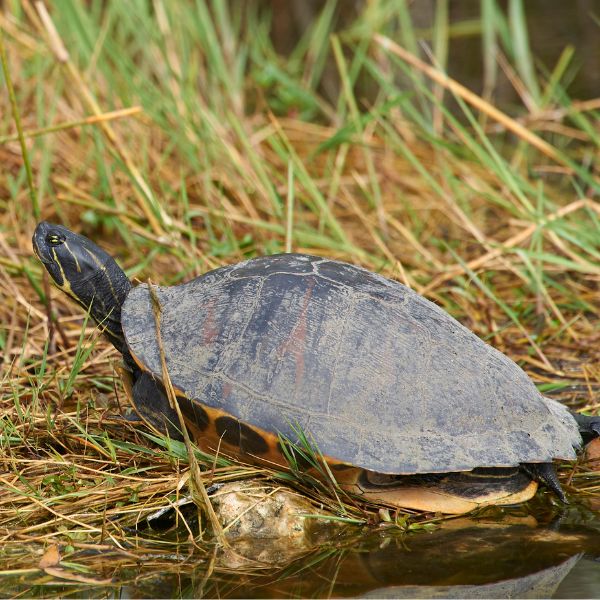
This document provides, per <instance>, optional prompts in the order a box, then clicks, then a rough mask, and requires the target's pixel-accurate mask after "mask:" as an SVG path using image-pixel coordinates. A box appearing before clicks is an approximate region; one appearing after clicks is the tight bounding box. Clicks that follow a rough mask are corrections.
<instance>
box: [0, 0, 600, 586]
mask: <svg viewBox="0 0 600 600" xmlns="http://www.w3.org/2000/svg"><path fill="white" fill-rule="evenodd" d="M45 6H47V9H46V8H45ZM3 7H4V10H3V12H1V13H0V29H1V31H2V45H3V48H4V50H5V53H4V51H3V54H5V60H4V61H3V62H4V67H5V69H4V73H5V77H4V81H5V82H6V83H8V80H7V77H6V76H7V75H8V76H9V78H10V80H12V87H13V88H14V109H15V110H14V111H13V110H12V107H11V103H10V96H9V94H4V93H3V94H0V107H1V111H0V115H1V116H0V164H1V165H2V170H1V175H0V246H1V248H2V252H1V253H0V298H1V302H0V315H1V316H0V353H1V355H2V365H1V369H2V370H1V387H0V389H1V396H0V403H1V409H0V410H1V418H0V464H1V467H2V468H1V472H0V532H1V535H2V544H3V551H4V554H5V556H4V558H1V559H0V569H2V574H3V575H5V576H7V575H9V574H10V575H12V576H14V577H17V578H20V577H23V578H25V577H34V579H33V581H34V582H35V583H38V584H40V585H43V584H45V583H46V582H47V581H50V579H51V578H52V577H55V576H58V577H61V578H63V579H64V580H70V581H71V582H81V583H83V584H86V583H94V582H96V583H98V582H101V581H106V580H107V578H109V577H110V576H111V574H112V573H113V571H114V569H115V566H118V565H135V564H137V563H138V562H139V561H144V562H145V564H146V567H145V572H147V573H155V572H157V571H159V570H161V569H165V568H166V567H165V565H166V564H170V563H171V558H169V556H170V555H171V554H177V555H179V556H187V555H189V554H194V555H196V556H199V557H201V558H202V559H206V560H208V561H210V560H211V558H210V557H211V556H212V552H213V549H212V547H210V546H209V545H206V544H202V543H201V538H200V536H199V531H200V530H202V529H204V525H205V524H202V522H200V525H199V524H198V523H196V522H195V521H194V522H192V523H191V524H190V522H189V519H188V518H186V517H185V516H184V515H183V513H181V512H180V511H178V510H177V511H176V514H177V519H178V522H180V523H182V524H183V525H182V527H180V528H179V529H178V530H177V531H178V532H179V533H178V535H160V536H157V535H155V534H154V533H153V532H152V531H151V530H150V529H149V527H148V524H147V521H146V518H147V516H148V515H150V514H152V513H154V512H156V510H157V509H158V508H161V507H164V506H166V505H168V504H173V505H177V501H178V500H179V499H180V497H181V496H182V495H185V494H186V493H187V491H186V490H187V482H188V479H189V477H190V475H189V473H190V471H189V468H188V455H187V453H186V450H185V447H184V445H182V444H179V443H176V442H172V441H168V440H167V441H165V440H162V439H160V438H157V437H156V436H154V435H153V434H152V433H151V432H150V431H149V430H147V429H146V428H145V427H144V426H141V425H139V424H130V423H129V422H126V421H125V422H124V421H123V420H121V419H120V417H119V415H120V414H122V412H123V409H124V407H125V406H126V405H127V399H126V397H125V394H124V392H123V388H122V386H121V383H120V381H119V379H118V378H117V377H116V373H115V367H116V366H118V361H119V357H118V356H117V355H116V353H115V352H114V350H113V349H112V347H111V346H110V345H109V344H108V342H106V341H105V340H104V339H103V338H102V337H100V336H99V335H98V333H97V332H96V330H95V328H94V327H93V325H92V323H88V322H87V319H86V316H85V315H84V314H83V313H82V311H81V310H80V309H79V308H78V307H77V306H76V305H74V304H72V303H70V302H69V301H68V300H67V299H65V298H64V297H63V295H62V294H59V293H56V292H55V291H54V290H52V289H51V287H50V285H49V283H48V280H47V278H44V276H43V272H42V268H41V266H40V265H39V264H38V262H37V261H36V259H35V258H34V257H33V255H32V250H31V244H30V238H31V234H32V232H33V229H34V227H35V224H36V222H37V221H38V220H39V219H40V218H43V219H47V220H50V221H56V222H61V223H63V224H66V225H68V226H70V227H72V228H73V229H75V230H78V231H81V232H83V233H84V234H86V235H88V236H89V237H91V238H93V239H94V240H95V241H96V242H98V243H99V244H101V245H103V246H104V247H105V248H106V249H107V250H108V251H109V252H111V253H112V254H113V255H115V256H117V257H118V258H119V260H120V263H121V264H122V265H123V266H124V268H125V269H126V271H127V273H128V275H129V276H131V277H132V278H137V279H139V280H145V279H147V278H150V279H152V280H153V281H160V282H161V283H165V284H176V283H179V282H181V281H185V280H188V279H190V278H192V277H195V276H197V275H200V274H201V273H204V272H205V271H207V270H209V269H211V268H214V267H217V266H220V265H222V264H228V263H232V262H235V261H239V260H242V259H244V258H248V257H252V256H259V255H264V254H270V253H275V252H283V251H289V250H294V251H301V252H309V253H313V254H319V255H323V256H330V257H333V258H336V259H341V260H346V261H349V262H353V263H356V264H360V265H363V266H365V267H367V268H369V269H372V270H375V271H378V272H380V273H382V274H384V275H386V276H388V277H392V278H395V279H398V280H400V281H402V282H404V283H406V284H407V285H409V286H411V287H412V288H414V289H415V290H417V291H418V292H420V293H423V294H425V295H426V296H427V297H429V298H430V299H432V300H434V301H436V302H438V303H439V304H440V305H441V306H443V307H444V308H445V309H446V310H448V311H449V312H450V313H451V314H453V315H454V316H456V317H457V318H458V319H460V320H461V322H463V323H464V324H465V325H466V326H468V327H469V328H471V329H472V330H473V331H475V332H476V333H477V334H478V335H479V336H481V337H482V338H484V339H485V340H487V341H489V342H490V343H492V344H493V345H494V346H496V347H497V348H499V349H500V350H502V351H503V352H505V353H507V354H508V355H509V356H511V357H512V358H513V359H515V360H516V361H518V362H519V364H521V365H522V366H523V368H525V370H526V371H527V372H528V373H529V374H530V375H531V376H532V378H533V379H534V381H535V382H536V383H537V384H538V386H539V387H540V389H541V390H542V391H543V392H544V393H546V394H549V395H553V396H554V397H558V398H560V399H561V400H562V401H564V402H566V403H567V404H568V405H569V406H571V407H572V408H574V409H577V410H584V411H588V412H595V411H597V410H598V407H599V402H598V398H599V395H598V389H599V386H600V368H599V366H598V365H599V364H600V361H599V360H598V359H599V358H600V355H599V350H598V342H599V339H600V338H599V335H598V310H599V308H600V303H599V295H598V287H599V282H600V203H598V201H597V198H598V193H599V191H600V178H599V177H598V172H597V163H598V153H599V146H600V137H599V135H598V123H599V115H600V112H599V110H600V100H598V99H596V100H588V101H574V100H571V99H570V98H569V96H568V94H567V88H568V83H569V81H570V78H571V76H572V73H573V70H574V58H575V55H574V52H573V50H572V49H570V48H566V49H565V50H564V52H563V53H562V55H561V56H560V57H559V59H558V61H557V62H556V64H555V65H553V66H552V67H551V68H550V69H549V70H547V69H545V68H544V67H543V66H542V65H540V64H539V63H537V62H536V60H535V58H534V57H533V56H532V54H531V52H530V48H529V44H528V39H527V28H526V22H525V20H524V11H523V2H521V1H518V0H514V1H511V2H509V12H508V13H507V14H504V13H502V12H501V10H500V7H499V6H498V3H497V2H496V1H495V0H482V2H481V12H480V15H479V17H478V18H477V19H476V20H475V21H469V22H451V20H450V18H449V15H448V2H447V1H446V0H440V1H439V2H437V3H436V4H435V7H436V8H435V11H434V14H432V19H431V23H432V25H431V28H430V29H427V30H426V31H421V30H417V29H416V28H415V27H414V26H413V25H412V21H411V19H412V17H411V12H410V3H409V2H403V1H400V0H378V1H375V2H368V3H365V5H364V7H363V8H362V10H360V11H357V14H352V15H350V16H348V15H346V17H345V18H342V15H340V10H339V8H340V7H339V5H338V3H336V2H335V1H334V0H328V1H326V2H324V3H323V6H322V9H321V10H320V12H319V13H318V14H317V15H316V18H315V19H314V20H313V21H312V22H311V23H310V25H309V26H308V27H307V28H306V30H305V31H304V33H303V35H302V36H300V37H299V39H297V40H294V44H293V48H292V49H291V51H290V52H289V55H286V56H284V55H282V54H281V53H279V52H278V51H277V50H276V49H275V47H274V45H273V41H272V37H271V35H270V33H271V29H272V27H273V24H272V23H273V21H272V15H271V14H270V12H269V6H268V5H267V4H266V3H259V2H256V3H255V2H243V3H242V2H231V3H227V2H222V1H220V0H214V1H210V2H203V1H201V0H198V1H197V2H193V1H189V2H166V1H164V0H154V1H153V2H145V1H142V0H131V1H129V2H110V3H104V2H96V1H92V2H88V3H82V2H78V1H77V0H62V1H61V2H60V3H58V2H57V3H48V4H47V5H44V4H43V3H42V2H33V3H30V2H28V1H24V2H22V3H21V2H18V1H17V0H8V1H7V2H5V3H4V4H3ZM589 18H591V17H589ZM464 35H469V36H473V37H475V38H476V39H477V40H478V41H479V42H480V44H481V45H480V48H481V56H482V57H483V60H482V63H483V66H484V84H485V85H484V88H483V90H479V91H471V92H470V91H469V90H467V89H466V88H464V87H462V86H460V85H459V84H458V83H457V82H456V81H455V80H453V79H450V78H448V77H447V76H446V75H444V74H443V73H444V71H445V69H446V67H447V66H448V65H449V61H451V54H450V52H449V48H450V44H451V43H452V42H453V41H455V40H456V39H458V38H459V37H460V36H464ZM421 39H425V40H426V41H427V43H426V44H425V45H422V44H420V40H421ZM425 49H426V50H427V52H424V50H425ZM432 65H433V66H432ZM500 81H503V82H504V85H506V81H509V82H510V85H512V87H513V88H514V91H515V92H516V98H518V100H519V101H520V104H519V105H516V106H511V107H510V108H507V109H506V110H504V111H503V110H501V109H499V108H497V107H496V108H494V99H495V94H496V91H497V88H498V86H499V85H500V83H499V82H500ZM6 89H8V87H7V88H6ZM17 115H19V116H20V128H18V127H17V125H16V124H17V122H18V121H17ZM20 136H22V141H23V144H24V146H25V148H26V153H25V154H24V155H23V154H22V152H21V146H20V144H19V137H20ZM26 158H28V162H27V161H26V160H24V159H26ZM29 174H31V176H29ZM28 181H29V182H30V185H28ZM196 456H197V460H198V463H199V465H200V467H201V468H202V469H203V476H202V480H203V481H204V484H205V485H206V486H210V485H212V484H213V483H219V482H224V481H229V480H232V479H236V478H246V477H260V478H273V477H281V478H284V477H285V478H288V479H289V477H290V476H289V475H284V474H280V475H278V474H275V473H273V472H269V471H267V470H265V469H260V470H259V469H256V468H253V467H249V466H245V465H234V464H230V463H228V462H227V461H223V460H218V461H216V462H215V460H214V459H213V457H207V456H204V455H201V454H200V453H198V454H197V455H196ZM309 458H311V457H309ZM312 459H314V460H318V456H315V457H312ZM562 478H563V484H564V485H565V487H566V489H567V490H568V491H569V492H571V493H572V494H577V496H578V497H579V498H581V499H585V498H591V499H594V498H596V500H597V498H598V494H599V493H600V479H599V478H598V476H597V474H596V475H594V473H593V472H592V471H591V470H590V468H589V466H586V464H585V463H584V462H583V461H581V462H579V463H578V464H577V465H574V466H567V467H565V468H564V470H563V471H562ZM295 481H296V484H297V485H299V486H300V487H301V488H302V489H304V490H305V492H306V493H307V494H312V496H313V497H314V498H315V499H316V501H318V502H320V503H323V504H324V505H326V506H327V507H329V508H330V509H331V510H332V511H333V513H334V514H336V515H338V516H339V517H342V518H344V519H347V520H348V521H351V522H355V521H358V522H366V521H369V522H374V521H376V520H378V519H379V518H380V515H381V516H382V517H383V518H384V519H385V520H391V522H396V523H397V524H398V526H399V527H403V528H407V527H409V526H410V525H411V524H418V523H419V522H420V520H422V519H425V520H427V519H430V518H431V515H428V516H427V515H426V516H425V517H419V518H417V517H416V516H415V517H412V518H407V516H406V515H397V519H396V516H394V515H392V516H391V517H390V515H389V513H387V512H385V511H383V512H382V513H379V512H378V508H379V507H369V506H366V507H365V506H358V505H353V504H351V503H349V502H345V501H344V499H343V498H340V497H336V494H335V493H330V494H328V493H327V486H322V487H320V488H318V487H312V486H310V485H308V483H307V482H306V481H304V482H303V481H302V480H299V479H298V478H296V480H295ZM329 487H331V486H329ZM330 491H331V490H330ZM334 492H335V490H334ZM186 527H187V528H188V529H187V530H186ZM181 531H184V533H183V534H181ZM191 540H194V541H193V542H192V543H190V541H191ZM59 545H60V552H61V558H62V561H61V562H60V563H59V562H58V561H57V560H54V561H53V560H52V555H51V554H50V555H49V552H54V550H52V548H55V549H56V548H58V546H59ZM49 549H50V550H49ZM44 552H45V554H43V553H44ZM91 552H95V553H98V555H99V556H101V557H102V558H101V559H96V561H95V562H93V563H92V562H90V561H89V556H90V553H91ZM42 554H43V557H45V558H46V559H47V562H46V563H40V558H41V557H42ZM9 565H10V566H9ZM15 565H18V566H15ZM92 565H93V566H92ZM29 592H30V593H31V592H32V590H29Z"/></svg>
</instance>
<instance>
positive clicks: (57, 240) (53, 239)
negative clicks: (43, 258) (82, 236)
mask: <svg viewBox="0 0 600 600" xmlns="http://www.w3.org/2000/svg"><path fill="white" fill-rule="evenodd" d="M66 239H67V238H65V236H64V235H63V234H62V233H49V234H48V235H47V236H46V242H48V244H49V245H50V246H60V245H61V244H62V243H63V242H64V241H65V240H66Z"/></svg>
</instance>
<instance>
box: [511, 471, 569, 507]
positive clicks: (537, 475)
mask: <svg viewBox="0 0 600 600" xmlns="http://www.w3.org/2000/svg"><path fill="white" fill-rule="evenodd" d="M521 466H522V467H523V469H524V470H525V472H526V473H527V474H528V475H529V476H530V477H531V478H532V479H534V480H535V481H538V482H539V483H543V484H544V485H545V486H546V487H547V488H548V489H549V490H551V491H553V492H554V493H555V494H556V496H557V497H558V499H559V500H560V501H561V502H563V503H564V504H569V501H568V500H567V496H566V495H565V493H564V491H563V489H562V487H561V485H560V481H559V480H558V475H557V474H556V469H555V468H554V465H553V464H552V463H526V464H523V465H521Z"/></svg>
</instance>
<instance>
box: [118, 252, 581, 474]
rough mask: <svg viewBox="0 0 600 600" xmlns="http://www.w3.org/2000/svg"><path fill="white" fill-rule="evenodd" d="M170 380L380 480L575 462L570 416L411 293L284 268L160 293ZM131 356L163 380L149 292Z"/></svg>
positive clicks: (339, 272)
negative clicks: (301, 437) (298, 436)
mask: <svg viewBox="0 0 600 600" xmlns="http://www.w3.org/2000/svg"><path fill="white" fill-rule="evenodd" d="M156 292H157V295H158V298H159V299H160V303H161V306H162V328H161V337H162V342H163V346H164V348H165V353H166V358H167V365H168V369H169V374H170V377H171V379H172V381H173V383H174V384H175V386H176V387H177V388H179V389H180V390H182V391H183V392H184V393H185V394H186V395H187V396H189V397H190V398H194V399H196V400H198V401H199V402H201V403H202V404H204V405H207V406H209V407H215V408H219V409H221V410H223V411H225V412H227V413H229V414H231V415H233V416H235V417H237V418H238V419H240V420H241V421H243V422H246V423H248V424H250V425H253V426H255V427H258V428H260V429H263V430H267V431H273V432H279V433H282V434H284V435H285V436H287V437H290V438H294V437H295V435H294V427H295V426H296V425H299V426H300V427H301V428H302V429H303V430H304V431H305V432H306V433H308V434H310V435H311V436H312V437H313V438H314V441H315V442H316V443H317V445H318V447H319V449H320V450H321V452H323V454H325V455H327V456H331V457H333V458H336V459H338V460H341V461H344V462H347V463H350V464H354V465H356V466H359V467H363V468H366V469H370V470H373V471H377V472H381V473H397V474H410V473H427V472H449V471H462V470H469V469H473V468H475V467H491V466H515V465H518V464H519V463H524V462H549V461H551V460H552V459H553V458H563V459H572V458H574V456H575V453H574V449H573V447H574V446H578V444H579V443H580V437H579V433H578V431H577V425H576V423H575V422H574V420H573V419H572V418H570V417H569V415H568V413H567V411H566V409H565V408H564V407H562V406H561V405H560V404H558V403H554V402H552V401H549V400H547V399H545V398H544V397H543V396H542V395H541V394H540V393H539V392H538V391H537V389H536V388H535V386H534V385H533V383H532V382H531V380H530V379H529V378H528V377H527V375H526V374H525V373H524V372H523V371H522V370H521V369H520V368H519V367H518V366H517V365H516V364H515V363H514V362H512V361H511V360H510V359H508V358H507V357H505V356H504V355H503V354H501V353H500V352H498V351H496V350H495V349H494V348H492V347H491V346H489V345H487V344H486V343H485V342H483V341H482V340H480V339H479V338H478V337H477V336H475V335H474V334H473V333H471V332H470V331H469V330H467V329H466V328H465V327H463V326H462V325H460V323H458V322H457V321H456V320H454V319H453V318H452V317H450V316H449V315H448V314H447V313H445V312H444V311H443V310H441V309H440V308H439V307H437V306H436V305H434V304H433V303H431V302H429V301H428V300H426V299H424V298H423V297H421V296H419V295H418V294H416V293H415V292H413V291H412V290H410V289H409V288H407V287H406V286H403V285H402V284H400V283H397V282H393V281H390V280H388V279H385V278H383V277H381V276H378V275H376V274H374V273H371V272H369V271H366V270H364V269H361V268H359V267H355V266H352V265H349V264H345V263H339V262H335V261H331V260H327V259H322V258H318V257H313V256H306V255H295V254H285V255H278V256H274V257H265V258H259V259H254V260H251V261H246V262H244V263H240V264H238V265H233V266H230V267H224V268H221V269H217V270H215V271H212V272H210V273H208V274H206V275H205V276H202V277H199V278H197V279H195V280H193V281H190V282H189V283H186V284H183V285H180V286H177V287H170V288H163V287H156ZM122 322H123V328H124V332H125V337H126V340H127V343H128V345H129V347H130V349H131V351H132V353H133V354H134V355H135V356H136V358H137V360H138V361H139V362H141V363H142V364H144V365H146V367H147V368H148V370H149V371H151V372H152V373H153V374H154V375H156V376H157V377H159V378H160V376H161V366H160V355H159V350H158V345H157V343H156V339H155V324H154V316H153V312H152V307H151V303H150V295H149V292H148V287H147V285H146V284H143V285H140V286H138V287H137V288H135V289H133V290H132V291H131V293H130V294H129V297H128V298H127V301H126V302H125V304H124V306H123V310H122Z"/></svg>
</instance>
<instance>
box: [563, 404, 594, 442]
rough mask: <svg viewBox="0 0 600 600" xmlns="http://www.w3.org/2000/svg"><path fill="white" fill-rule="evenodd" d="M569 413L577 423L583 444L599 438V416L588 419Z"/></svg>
mask: <svg viewBox="0 0 600 600" xmlns="http://www.w3.org/2000/svg"><path fill="white" fill-rule="evenodd" d="M570 412H571V415H572V416H573V418H574V419H575V421H576V422H577V426H578V427H579V433H580V434H581V437H582V438H583V443H584V444H587V443H588V442H591V441H592V440H593V439H594V438H596V437H600V416H598V417H588V416H587V415H582V414H580V413H576V412H573V411H570Z"/></svg>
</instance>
